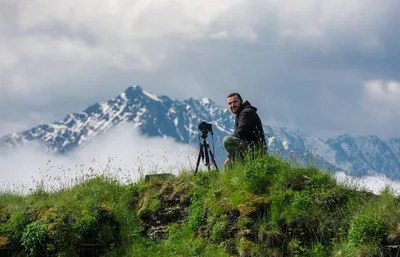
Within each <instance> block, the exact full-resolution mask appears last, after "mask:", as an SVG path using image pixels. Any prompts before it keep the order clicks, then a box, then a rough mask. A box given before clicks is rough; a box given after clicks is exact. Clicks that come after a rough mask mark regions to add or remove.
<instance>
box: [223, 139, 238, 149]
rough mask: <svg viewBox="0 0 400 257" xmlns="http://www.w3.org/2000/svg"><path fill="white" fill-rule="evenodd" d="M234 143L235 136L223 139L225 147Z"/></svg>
mask: <svg viewBox="0 0 400 257" xmlns="http://www.w3.org/2000/svg"><path fill="white" fill-rule="evenodd" d="M234 143H235V139H234V138H233V136H225V137H224V139H223V144H224V147H225V149H227V148H229V147H230V146H231V145H232V144H234Z"/></svg>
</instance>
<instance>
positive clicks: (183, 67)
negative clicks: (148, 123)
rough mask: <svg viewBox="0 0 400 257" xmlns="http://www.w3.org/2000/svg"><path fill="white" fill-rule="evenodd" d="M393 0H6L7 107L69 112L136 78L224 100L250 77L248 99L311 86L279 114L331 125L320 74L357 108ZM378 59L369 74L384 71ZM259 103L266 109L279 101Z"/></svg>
mask: <svg viewBox="0 0 400 257" xmlns="http://www.w3.org/2000/svg"><path fill="white" fill-rule="evenodd" d="M398 3H399V2H398V0H383V1H372V0H364V1H361V0H347V1H335V0H319V1H317V0H304V1H298V0H295V1H290V2H288V1H277V0H265V1H244V0H220V1H211V0H206V1H204V0H191V1H187V0H170V1H166V0H124V1H112V0H98V1H94V0H84V1H78V0H69V1H68V0H59V1H51V0H29V1H27V0H15V1H0V40H1V46H0V81H1V83H0V116H6V115H8V116H18V117H20V119H21V120H23V119H24V113H25V112H27V110H30V109H35V110H40V111H43V112H48V113H52V114H53V112H55V110H57V112H58V113H57V115H59V116H60V115H67V114H68V113H69V112H73V111H80V109H81V108H84V107H86V106H87V105H89V104H92V103H93V102H95V101H102V100H105V99H108V98H110V97H112V96H113V95H115V94H118V93H120V92H121V91H122V90H123V89H125V88H126V87H127V86H129V85H132V84H140V85H143V86H144V87H146V88H147V89H148V90H150V91H153V92H155V93H156V94H158V93H159V92H161V93H162V94H166V95H168V96H172V97H174V98H188V97H190V96H194V97H196V96H198V95H201V97H204V96H209V97H212V98H213V99H216V101H217V102H220V101H218V99H223V97H224V96H225V95H226V92H227V91H231V90H238V91H239V90H242V88H243V85H244V84H245V85H246V89H248V90H247V91H248V93H249V98H255V97H258V96H260V95H261V94H268V95H269V97H271V98H273V99H277V100H276V101H277V102H278V99H279V102H284V101H286V100H287V99H289V98H290V97H289V94H295V92H296V88H299V87H304V89H305V90H301V91H302V92H306V91H307V89H310V88H312V87H313V86H315V87H318V90H308V91H309V92H311V91H312V93H311V94H310V95H309V96H308V97H309V99H300V98H297V99H296V100H294V101H290V102H291V103H288V104H285V105H286V106H285V107H280V108H279V111H277V113H274V114H273V115H274V116H276V117H279V118H280V119H281V118H282V117H283V116H286V117H284V118H282V120H287V119H292V118H293V119H296V121H297V122H299V119H300V118H299V117H304V115H302V113H305V112H306V113H309V114H310V115H308V117H313V118H309V119H314V121H315V123H311V122H309V120H307V121H304V120H305V119H308V118H301V119H303V122H299V124H301V123H302V124H309V125H306V126H309V127H312V129H313V130H314V127H316V125H314V124H316V123H319V124H322V123H325V121H322V120H320V118H319V117H317V116H316V115H314V114H315V112H316V111H315V110H316V109H319V110H318V111H320V112H321V113H322V114H323V115H322V114H320V116H323V117H326V116H327V115H326V113H327V112H329V111H331V108H330V107H326V106H325V107H324V108H316V106H315V102H314V101H312V100H311V101H309V100H310V99H317V98H319V95H318V93H316V92H321V89H320V88H322V87H320V84H321V83H324V84H325V83H327V84H329V83H331V84H332V85H335V87H334V88H333V89H332V91H335V92H337V94H335V98H334V100H333V101H332V102H336V101H342V102H341V103H340V105H341V106H350V105H351V104H346V103H344V102H343V101H345V100H343V98H340V99H339V97H340V95H343V91H345V90H344V88H346V86H348V85H349V84H350V83H349V81H351V82H353V81H358V79H359V76H362V77H364V75H365V73H366V72H368V74H370V72H371V71H370V70H366V69H368V68H369V67H367V68H366V67H365V66H367V65H368V64H367V63H368V61H365V59H364V57H365V56H364V54H365V55H366V56H368V57H371V56H372V58H373V57H374V56H376V55H375V54H378V55H379V54H382V53H384V54H387V55H386V56H390V51H395V50H393V46H391V45H390V44H391V43H392V42H397V40H396V38H395V37H396V34H395V33H393V31H394V30H393V29H390V28H391V27H393V28H396V25H397V24H398V23H399V22H398V18H397V13H398V12H399V11H400V8H399V4H398ZM385 50H387V51H388V52H385ZM371 51H372V52H371ZM321 53H322V55H321ZM348 54H349V55H352V54H354V55H355V57H354V56H349V55H348ZM381 57H382V56H379V58H381ZM368 60H369V59H368ZM361 62H362V64H361V65H360V63H361ZM388 65H390V64H388ZM395 65H396V62H395ZM360 66H362V67H360ZM347 67H351V68H349V69H347ZM354 67H357V68H356V69H354ZM379 69H380V71H379V70H376V71H373V73H375V74H378V73H381V72H382V70H385V71H384V72H388V71H387V69H386V67H385V69H384V68H382V67H379ZM394 69H395V68H392V70H394ZM287 74H290V76H287ZM378 75H379V74H378ZM385 77H386V76H385V75H383V76H382V78H385ZM396 79H398V78H396ZM336 85H337V87H336ZM247 86H248V88H247ZM278 87H280V88H284V89H282V90H281V89H278ZM353 90H354V89H353ZM283 91H285V92H284V93H282V92H283ZM255 92H257V93H255ZM346 93H348V92H346ZM279 94H280V96H278V95H279ZM347 99H348V98H347ZM222 101H223V100H222ZM270 102H271V103H272V101H270ZM22 103H23V104H22ZM262 104H263V105H264V103H262ZM293 105H295V107H294V108H293ZM16 106H25V107H24V108H25V109H24V108H22V107H21V108H16ZM259 106H260V109H264V110H267V111H269V110H273V109H275V106H276V105H275V106H273V105H272V104H269V103H265V105H264V106H261V104H260V105H259ZM298 106H302V108H298ZM353 106H354V105H353ZM5 107H7V108H10V109H12V110H13V111H8V110H6V108H5ZM357 107H358V106H357ZM15 109H18V110H21V111H20V112H17V111H15ZM300 109H302V111H300ZM322 109H324V110H322ZM328 109H329V110H328ZM294 110H295V111H294ZM295 112H297V113H295ZM335 112H336V113H338V110H337V109H335ZM288 116H290V117H288ZM337 117H344V116H343V115H341V113H338V116H337ZM57 119H58V118H57ZM338 123H340V124H344V123H343V122H342V121H339V122H338ZM325 124H326V123H325ZM0 126H1V124H0ZM325 126H326V125H325ZM340 126H342V125H340ZM343 126H344V125H343ZM346 126H348V127H347V128H350V126H354V125H346ZM363 127H365V126H363ZM317 129H319V128H315V130H317Z"/></svg>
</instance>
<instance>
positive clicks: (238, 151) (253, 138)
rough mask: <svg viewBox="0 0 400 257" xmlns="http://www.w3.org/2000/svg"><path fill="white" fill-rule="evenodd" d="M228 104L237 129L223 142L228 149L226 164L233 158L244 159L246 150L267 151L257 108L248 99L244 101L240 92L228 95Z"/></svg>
mask: <svg viewBox="0 0 400 257" xmlns="http://www.w3.org/2000/svg"><path fill="white" fill-rule="evenodd" d="M228 105H229V108H230V110H231V112H232V113H233V114H234V115H235V130H234V132H233V135H232V136H226V137H224V140H223V144H224V147H225V149H226V150H227V151H228V158H227V159H226V160H225V163H224V165H225V166H227V164H228V163H229V162H230V161H231V160H242V159H243V154H244V152H245V151H246V150H248V149H252V150H256V149H258V150H261V153H266V141H265V135H264V130H263V126H262V122H261V119H260V117H259V116H258V114H257V108H256V107H254V106H252V105H251V104H250V103H249V102H248V101H245V102H243V99H242V97H241V96H240V94H238V93H232V94H230V95H229V96H228Z"/></svg>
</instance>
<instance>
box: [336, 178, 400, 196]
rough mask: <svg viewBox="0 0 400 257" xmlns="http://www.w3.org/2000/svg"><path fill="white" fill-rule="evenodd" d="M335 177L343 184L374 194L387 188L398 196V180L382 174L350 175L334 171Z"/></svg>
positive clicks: (399, 188)
mask: <svg viewBox="0 0 400 257" xmlns="http://www.w3.org/2000/svg"><path fill="white" fill-rule="evenodd" d="M334 177H335V179H336V180H337V181H338V182H339V183H340V184H343V185H346V186H348V187H350V188H354V189H357V190H367V191H369V192H372V193H374V194H380V193H381V192H382V190H384V189H386V188H388V189H389V190H390V191H391V192H392V193H393V194H394V195H397V196H400V181H393V180H390V179H388V178H386V177H384V176H365V177H352V176H348V175H346V173H344V172H336V173H335V174H334Z"/></svg>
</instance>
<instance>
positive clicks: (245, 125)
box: [233, 110, 254, 139]
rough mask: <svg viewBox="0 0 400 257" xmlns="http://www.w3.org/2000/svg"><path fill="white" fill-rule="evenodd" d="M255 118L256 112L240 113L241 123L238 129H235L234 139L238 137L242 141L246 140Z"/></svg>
mask: <svg viewBox="0 0 400 257" xmlns="http://www.w3.org/2000/svg"><path fill="white" fill-rule="evenodd" d="M253 117H254V112H253V111H251V110H250V111H248V110H244V111H242V112H241V113H240V115H239V122H238V126H237V128H235V131H234V132H233V136H234V137H238V138H241V139H244V138H245V137H246V135H247V133H249V130H250V128H251V123H252V121H253Z"/></svg>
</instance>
